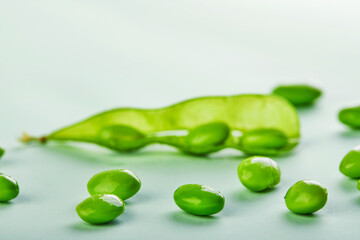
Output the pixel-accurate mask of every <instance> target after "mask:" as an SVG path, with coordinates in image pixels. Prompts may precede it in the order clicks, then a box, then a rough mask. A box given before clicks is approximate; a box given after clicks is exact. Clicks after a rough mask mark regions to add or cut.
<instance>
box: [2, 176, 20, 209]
mask: <svg viewBox="0 0 360 240" xmlns="http://www.w3.org/2000/svg"><path fill="white" fill-rule="evenodd" d="M18 195H19V185H18V183H17V181H16V180H15V179H13V178H12V177H10V176H7V175H5V174H3V173H0V202H7V201H10V200H12V199H14V198H16V197H17V196H18Z"/></svg>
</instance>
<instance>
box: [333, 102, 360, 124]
mask: <svg viewBox="0 0 360 240" xmlns="http://www.w3.org/2000/svg"><path fill="white" fill-rule="evenodd" d="M338 117H339V120H340V122H342V123H343V124H345V125H347V126H349V127H351V128H354V129H359V128H360V106H356V107H350V108H344V109H342V110H341V111H340V112H339V115H338Z"/></svg>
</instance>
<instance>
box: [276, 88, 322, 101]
mask: <svg viewBox="0 0 360 240" xmlns="http://www.w3.org/2000/svg"><path fill="white" fill-rule="evenodd" d="M273 93H274V94H277V95H280V96H282V97H284V98H286V99H287V100H289V102H291V103H292V104H294V105H295V106H302V105H309V104H312V103H313V102H315V100H316V99H317V98H319V97H320V96H321V94H322V92H321V90H320V89H318V88H315V87H313V86H309V85H304V84H299V85H282V86H278V87H276V88H275V89H274V90H273Z"/></svg>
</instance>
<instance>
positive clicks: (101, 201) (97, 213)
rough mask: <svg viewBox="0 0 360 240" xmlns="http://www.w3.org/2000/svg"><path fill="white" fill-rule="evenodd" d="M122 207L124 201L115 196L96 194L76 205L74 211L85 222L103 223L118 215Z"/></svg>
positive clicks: (122, 210)
mask: <svg viewBox="0 0 360 240" xmlns="http://www.w3.org/2000/svg"><path fill="white" fill-rule="evenodd" d="M124 209H125V204H124V202H123V201H122V200H121V199H120V198H118V197H117V196H115V195H112V194H96V195H93V196H91V197H89V198H87V199H85V200H84V201H82V202H81V203H80V204H79V205H77V207H76V212H77V214H78V215H79V217H80V218H81V219H82V220H84V221H85V222H87V223H90V224H104V223H108V222H110V221H112V220H114V219H115V218H117V217H118V216H120V215H121V214H122V213H123V212H124Z"/></svg>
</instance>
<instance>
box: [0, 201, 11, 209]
mask: <svg viewBox="0 0 360 240" xmlns="http://www.w3.org/2000/svg"><path fill="white" fill-rule="evenodd" d="M12 205H13V203H12V202H0V209H3V208H9V207H11V206H12Z"/></svg>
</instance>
